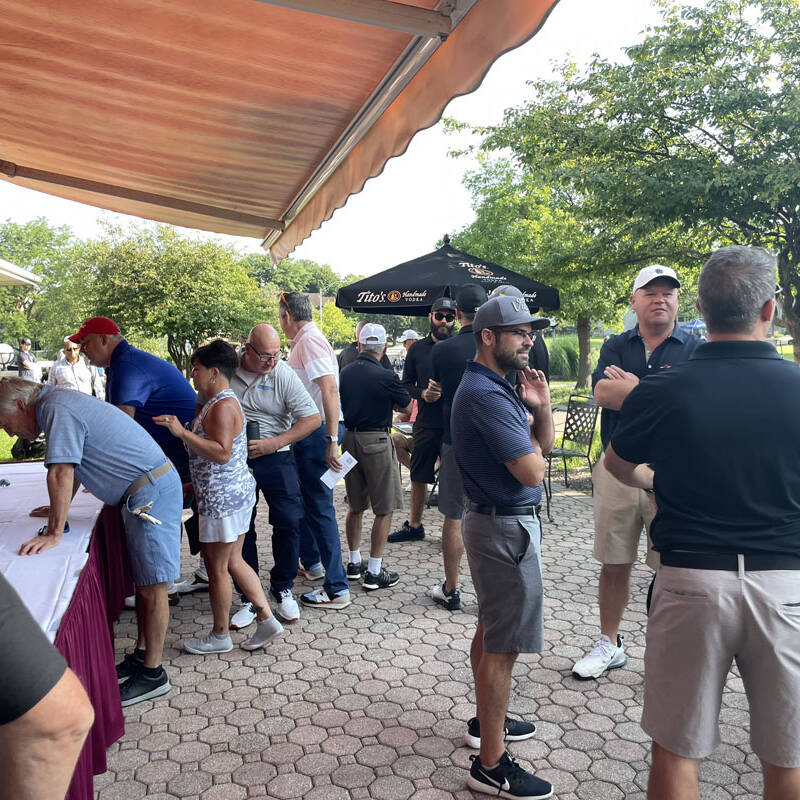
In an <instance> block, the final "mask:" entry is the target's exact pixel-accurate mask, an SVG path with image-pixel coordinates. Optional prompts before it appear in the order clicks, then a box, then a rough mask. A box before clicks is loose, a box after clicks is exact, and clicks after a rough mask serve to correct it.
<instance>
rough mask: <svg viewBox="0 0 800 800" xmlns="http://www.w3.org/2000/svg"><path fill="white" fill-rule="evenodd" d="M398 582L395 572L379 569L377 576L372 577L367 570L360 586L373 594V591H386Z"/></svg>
mask: <svg viewBox="0 0 800 800" xmlns="http://www.w3.org/2000/svg"><path fill="white" fill-rule="evenodd" d="M399 580H400V576H399V575H398V574H397V573H396V572H388V571H387V570H386V567H381V571H380V572H379V573H378V574H377V575H373V574H372V573H371V572H370V571H369V570H367V571H366V572H365V573H364V580H363V581H362V583H361V585H362V586H363V587H364V588H365V589H366V590H367V591H368V592H374V591H375V589H388V588H389V587H390V586H394V585H395V584H396V583H397V582H398V581H399Z"/></svg>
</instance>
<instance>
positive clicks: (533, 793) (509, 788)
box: [467, 753, 553, 800]
mask: <svg viewBox="0 0 800 800" xmlns="http://www.w3.org/2000/svg"><path fill="white" fill-rule="evenodd" d="M469 758H470V761H472V766H471V767H470V768H469V777H468V778H467V786H469V788H470V789H472V790H473V791H476V792H485V793H486V794H493V795H494V796H495V797H510V798H517V800H520V798H521V800H544V798H546V797H552V796H553V785H552V784H550V783H548V782H547V781H543V780H542V779H541V778H537V777H536V776H535V775H531V773H530V772H526V771H525V770H524V769H523V768H522V767H521V766H520V765H519V764H517V762H516V761H514V759H513V758H511V756H509V754H508V753H503V755H502V757H501V758H500V763H499V764H498V765H497V766H496V767H495V768H494V769H491V770H487V769H484V767H483V765H482V764H481V760H480V757H479V756H470V757H469Z"/></svg>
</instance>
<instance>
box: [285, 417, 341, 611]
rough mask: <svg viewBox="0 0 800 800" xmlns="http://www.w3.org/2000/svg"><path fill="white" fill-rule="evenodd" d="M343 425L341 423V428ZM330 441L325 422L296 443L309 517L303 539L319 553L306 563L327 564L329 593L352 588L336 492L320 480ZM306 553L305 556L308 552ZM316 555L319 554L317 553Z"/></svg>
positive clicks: (304, 561)
mask: <svg viewBox="0 0 800 800" xmlns="http://www.w3.org/2000/svg"><path fill="white" fill-rule="evenodd" d="M341 427H342V426H340V428H341ZM327 444H328V441H327V439H326V438H325V425H321V426H320V427H319V428H317V430H315V431H314V432H313V433H311V434H309V435H308V436H307V437H306V438H305V439H303V440H302V441H299V442H295V443H294V444H293V445H292V451H293V453H294V458H295V462H296V463H297V472H298V475H299V476H300V492H301V494H302V495H303V505H304V507H305V517H304V519H303V522H302V523H301V526H300V540H301V542H303V541H304V540H305V541H306V542H308V541H309V540H310V541H313V543H314V545H316V550H317V552H316V554H311V556H310V557H311V560H310V561H306V560H305V558H303V564H304V565H305V566H311V564H313V563H315V562H317V561H320V562H322V566H323V567H325V583H324V588H325V591H326V592H327V593H328V596H329V597H332V596H333V595H335V594H338V593H339V592H343V591H345V590H349V589H350V584H349V583H348V581H347V575H346V574H345V570H344V564H343V563H342V545H341V540H340V538H339V526H338V525H337V524H336V514H335V513H334V510H333V492H332V491H331V490H330V489H329V488H328V487H327V486H326V485H325V484H324V483H323V482H322V481H321V480H320V476H321V475H322V474H323V473H324V472H325V471H326V470H327V469H328V464H327V462H326V461H325V452H326V449H327ZM303 549H304V550H306V553H303V554H301V557H303V556H307V557H308V553H307V549H306V547H305V545H304V548H303ZM314 555H316V557H314Z"/></svg>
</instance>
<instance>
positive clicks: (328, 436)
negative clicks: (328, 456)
mask: <svg viewBox="0 0 800 800" xmlns="http://www.w3.org/2000/svg"><path fill="white" fill-rule="evenodd" d="M325 438H326V439H327V440H328V441H329V442H333V443H334V444H339V437H338V436H337V435H336V434H335V433H329V434H326V436H325Z"/></svg>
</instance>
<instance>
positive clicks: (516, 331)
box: [492, 328, 536, 342]
mask: <svg viewBox="0 0 800 800" xmlns="http://www.w3.org/2000/svg"><path fill="white" fill-rule="evenodd" d="M492 330H493V331H494V332H495V333H496V334H497V335H500V334H501V333H507V334H509V335H511V336H516V337H517V338H519V339H530V341H531V342H532V341H533V337H534V336H536V334H535V333H534V332H533V331H523V330H522V329H521V328H511V330H509V329H508V328H492Z"/></svg>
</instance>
